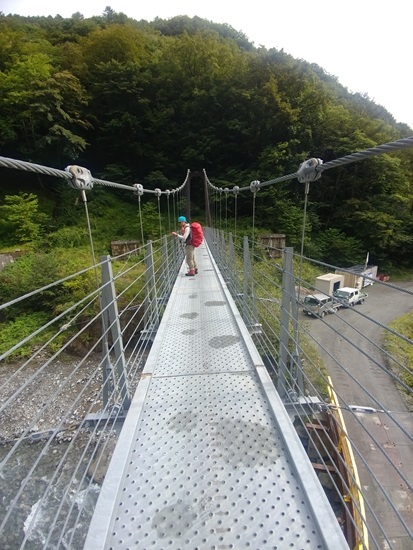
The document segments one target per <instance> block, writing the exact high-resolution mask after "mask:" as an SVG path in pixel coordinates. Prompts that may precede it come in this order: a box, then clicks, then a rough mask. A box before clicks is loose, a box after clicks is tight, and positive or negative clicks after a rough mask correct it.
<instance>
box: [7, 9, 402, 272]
mask: <svg viewBox="0 0 413 550" xmlns="http://www.w3.org/2000/svg"><path fill="white" fill-rule="evenodd" d="M0 99H1V101H0V154H1V155H2V156H5V157H10V158H14V159H21V160H25V161H30V162H35V163H37V164H43V165H46V166H52V167H56V168H60V169H62V168H64V167H65V166H66V165H68V164H79V165H81V166H86V167H87V168H89V169H90V170H91V172H92V174H93V176H94V177H96V178H102V179H109V180H111V181H115V182H118V183H125V184H128V185H131V184H133V183H135V182H138V181H139V182H141V183H143V184H144V186H145V187H147V188H155V187H161V188H165V187H166V186H168V185H169V186H171V185H177V184H180V183H181V182H182V181H183V179H184V177H185V174H186V171H187V169H188V168H189V169H191V170H202V169H203V168H204V169H205V170H206V172H207V174H208V177H209V179H210V180H211V181H212V182H213V183H215V184H216V185H220V186H222V187H232V186H234V185H240V186H245V185H248V183H249V182H250V181H252V180H254V179H259V180H261V181H266V180H270V179H272V178H275V177H278V176H281V175H285V174H289V173H292V172H295V171H296V170H297V168H298V166H299V165H300V164H301V162H303V160H305V159H307V158H310V157H318V158H321V159H323V160H324V161H329V160H332V159H335V158H338V157H340V156H343V155H346V154H349V153H351V152H354V151H360V150H363V149H366V148H368V147H372V146H374V145H377V144H382V143H387V142H390V141H394V140H397V139H400V138H402V137H406V136H409V135H411V134H412V133H413V132H412V130H411V129H410V128H409V127H407V126H406V125H404V124H400V123H396V122H395V120H394V118H393V117H392V116H391V114H390V113H388V112H387V111H386V110H385V109H384V108H383V107H381V106H379V105H376V104H375V103H374V102H373V101H371V100H370V99H369V98H368V97H367V96H362V95H360V94H351V93H349V92H348V90H347V89H346V88H344V87H343V86H342V85H341V84H340V83H339V82H338V81H337V79H336V78H335V77H333V76H331V75H329V74H326V73H325V71H324V70H323V69H322V68H321V67H319V66H317V65H310V64H309V63H307V62H305V61H303V60H297V59H294V58H293V57H291V56H290V55H288V54H286V53H285V52H284V51H282V50H281V51H277V50H275V49H271V50H267V49H266V48H263V47H259V48H256V47H254V46H253V44H251V43H250V42H249V40H248V38H247V37H246V36H245V35H244V34H243V33H240V32H237V31H236V30H235V29H233V28H231V27H230V26H229V25H221V24H215V23H212V22H209V21H205V20H202V19H200V18H198V17H194V18H188V17H175V18H173V19H170V20H161V19H156V20H155V21H153V22H151V23H148V22H147V21H135V20H132V19H130V18H128V17H127V16H126V15H125V14H122V13H115V12H114V11H113V10H112V9H110V8H106V10H105V12H104V13H103V15H102V16H100V17H93V18H90V19H84V18H83V16H82V15H81V14H79V13H76V14H74V15H73V16H72V17H71V18H70V19H63V18H61V17H54V18H53V17H20V16H13V15H8V16H6V15H4V14H3V15H1V14H0ZM412 174H413V150H408V151H404V152H403V153H393V154H391V155H381V156H380V157H376V158H374V159H369V160H365V161H361V162H358V163H354V164H351V165H348V166H346V167H342V168H338V169H334V170H328V171H326V172H325V173H324V175H323V177H322V178H321V179H320V180H318V181H317V182H314V183H313V184H312V185H311V189H310V194H309V205H308V210H307V227H306V243H305V244H306V248H305V252H306V253H307V255H308V256H312V257H313V258H315V259H321V260H324V261H327V262H329V263H334V264H336V265H343V266H348V265H353V264H355V263H358V262H360V261H362V260H363V259H364V257H365V255H366V252H367V251H369V253H370V260H371V261H373V262H375V263H378V265H379V266H380V267H381V268H387V269H389V268H391V266H392V265H397V266H399V267H403V266H404V267H407V268H408V267H411V266H412V264H413V237H412V235H413V191H412ZM0 177H1V181H2V185H1V190H0V200H1V208H2V216H1V219H0V244H1V245H2V247H3V248H4V247H7V246H8V247H11V246H14V245H17V244H21V243H23V242H25V241H26V242H28V241H33V242H37V243H39V242H41V243H42V246H43V247H45V246H46V247H47V246H48V247H53V246H62V245H67V243H70V246H76V245H78V244H82V243H81V241H82V239H83V234H82V231H83V229H82V231H80V230H75V229H73V228H74V227H76V226H77V224H78V219H79V217H80V214H79V209H80V208H81V207H82V205H81V204H74V201H73V193H70V192H69V191H70V190H68V189H66V188H64V189H63V187H64V184H63V183H62V182H59V184H56V181H55V180H53V182H52V181H50V178H47V177H43V176H42V177H40V176H36V177H34V176H33V175H31V174H26V173H25V174H22V173H18V172H17V171H13V170H6V169H2V171H1V175H0ZM99 191H100V190H99ZM19 193H20V194H19ZM93 194H94V196H96V195H97V198H95V199H94V201H95V202H94V205H95V208H96V210H97V211H98V212H99V214H100V217H101V218H104V219H106V223H102V225H101V227H100V229H101V230H102V232H103V233H101V234H100V237H101V238H105V239H107V240H108V241H109V240H111V239H117V238H122V237H123V238H133V236H134V235H136V226H135V225H134V223H127V218H126V217H125V212H126V211H128V212H129V209H130V206H131V205H130V203H131V199H130V197H125V196H123V197H119V198H117V199H116V201H115V200H114V199H113V194H114V192H113V191H111V194H112V199H107V198H106V199H105V198H104V192H103V191H102V193H100V194H99V193H96V192H95V190H94V191H93ZM11 195H15V196H14V197H11ZM37 197H38V198H37ZM194 200H195V199H194ZM196 200H198V201H199V202H200V204H198V205H197V206H198V208H199V209H200V210H202V208H203V205H202V200H203V197H202V196H201V194H200V197H197V198H196ZM117 201H119V203H118V202H117ZM122 201H123V202H122ZM303 201H304V190H303V188H302V185H300V184H298V182H297V181H295V180H294V181H288V182H283V183H282V184H277V185H273V186H269V187H267V188H265V190H261V191H260V192H259V193H258V194H257V204H256V221H255V223H256V225H257V227H262V228H263V229H264V228H265V230H266V231H270V232H284V233H286V235H287V243H288V244H289V245H291V246H294V247H299V246H300V239H301V226H302V212H303ZM251 204H252V200H251V194H250V193H247V194H242V196H240V197H239V200H238V202H237V208H238V209H239V211H238V212H237V215H238V216H239V218H240V219H241V218H242V217H244V218H249V217H250V216H251V212H252V208H251ZM116 205H118V208H119V211H118V213H116V211H115V210H116V208H115V207H116ZM229 207H230V208H233V207H234V202H231V204H230V205H229ZM13 208H14V213H13V215H12V216H8V215H7V214H8V213H9V214H10V212H11V209H13ZM92 208H93V206H92ZM25 209H26V214H27V215H25ZM36 209H37V210H36ZM35 212H38V214H39V215H38V216H34V215H33V214H34V213H35ZM119 212H120V213H119ZM40 214H41V215H40ZM22 220H23V221H24V223H20V222H21V221H22ZM82 222H83V218H82ZM97 223H99V222H97ZM82 227H83V226H82ZM133 230H134V231H135V233H133ZM84 239H86V240H87V236H84ZM83 244H84V243H83Z"/></svg>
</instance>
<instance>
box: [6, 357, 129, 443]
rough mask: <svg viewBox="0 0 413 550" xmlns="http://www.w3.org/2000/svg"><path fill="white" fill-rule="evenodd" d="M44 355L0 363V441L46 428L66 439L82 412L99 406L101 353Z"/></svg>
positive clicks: (84, 415)
mask: <svg viewBox="0 0 413 550" xmlns="http://www.w3.org/2000/svg"><path fill="white" fill-rule="evenodd" d="M48 360H49V358H48V357H47V356H46V355H44V354H42V355H41V356H37V357H36V358H35V359H34V360H32V361H31V362H30V363H28V364H27V365H26V366H24V364H23V365H22V364H16V363H6V364H3V365H1V366H0V407H3V406H4V405H5V408H4V410H3V411H2V412H1V413H0V442H3V443H4V442H6V441H9V440H12V439H15V438H18V437H21V436H22V435H23V434H24V435H25V436H29V437H30V434H35V433H41V432H47V431H48V430H58V434H57V437H58V439H59V437H60V438H63V439H65V438H68V437H70V431H72V430H74V429H75V428H76V427H77V426H79V424H80V423H81V422H82V420H83V419H84V418H85V417H86V415H88V414H90V413H94V412H97V411H99V410H101V409H102V407H103V402H102V373H101V368H100V367H99V364H100V361H101V356H100V354H95V355H91V356H90V357H89V358H88V359H86V360H85V361H83V362H82V359H81V358H80V357H77V356H71V355H64V356H61V357H60V358H59V359H55V360H54V361H51V362H50V363H48ZM135 386H136V384H135ZM131 389H132V388H131ZM25 432H27V434H26V433H25Z"/></svg>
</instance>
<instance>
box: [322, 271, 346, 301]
mask: <svg viewBox="0 0 413 550" xmlns="http://www.w3.org/2000/svg"><path fill="white" fill-rule="evenodd" d="M343 286H344V275H341V274H338V273H326V274H325V275H320V276H319V277H316V280H315V287H316V290H317V291H318V292H323V293H324V294H327V295H328V296H332V295H333V293H334V291H335V290H337V289H338V288H341V287H343Z"/></svg>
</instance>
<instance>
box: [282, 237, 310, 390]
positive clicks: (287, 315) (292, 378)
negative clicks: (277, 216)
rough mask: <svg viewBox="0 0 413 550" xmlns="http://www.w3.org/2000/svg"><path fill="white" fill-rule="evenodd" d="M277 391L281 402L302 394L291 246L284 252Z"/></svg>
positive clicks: (296, 305) (302, 385)
mask: <svg viewBox="0 0 413 550" xmlns="http://www.w3.org/2000/svg"><path fill="white" fill-rule="evenodd" d="M290 322H291V326H292V328H293V338H292V340H293V344H292V345H293V350H292V351H290V349H289V344H290ZM277 390H278V393H279V394H280V397H281V399H285V398H286V397H287V396H289V398H290V400H295V399H296V398H297V392H298V394H300V395H304V381H303V372H302V365H301V359H300V350H299V346H298V302H297V296H296V290H295V280H294V267H293V249H292V248H291V247H287V248H286V249H285V251H284V266H283V276H282V298H281V325H280V346H279V360H278V383H277Z"/></svg>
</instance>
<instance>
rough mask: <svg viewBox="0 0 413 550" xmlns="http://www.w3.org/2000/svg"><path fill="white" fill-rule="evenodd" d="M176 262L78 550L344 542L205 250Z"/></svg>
mask: <svg viewBox="0 0 413 550" xmlns="http://www.w3.org/2000/svg"><path fill="white" fill-rule="evenodd" d="M196 254H197V261H198V268H199V274H198V275H197V276H195V277H186V276H185V271H186V269H185V265H184V264H183V265H182V268H181V270H180V273H179V275H178V278H177V281H176V283H175V286H174V289H173V292H172V295H171V298H170V300H169V302H168V305H167V307H166V310H165V313H164V316H163V317H162V321H161V323H160V326H159V330H158V332H157V336H156V338H155V340H154V343H153V345H152V348H151V351H150V354H149V356H148V359H147V362H146V365H145V369H144V371H143V374H142V378H141V380H140V382H139V385H138V388H137V391H136V393H135V395H134V397H133V400H132V404H131V407H130V410H129V411H128V415H127V418H126V420H125V423H124V426H123V428H122V431H121V433H120V436H119V441H118V444H117V446H116V449H115V452H114V455H113V458H112V460H111V463H110V466H109V469H108V471H107V474H106V477H105V481H104V483H103V486H102V489H101V493H100V496H99V499H98V502H97V505H96V509H95V513H94V516H93V518H92V522H91V525H90V529H89V533H88V536H87V540H86V544H85V549H86V550H95V549H96V550H97V549H103V548H105V549H115V550H119V549H127V548H136V549H145V550H146V549H148V550H149V549H152V548H154V549H175V550H177V549H182V550H184V549H185V550H187V549H200V550H203V549H229V548H232V549H235V550H239V549H241V548H250V549H257V550H258V549H260V550H263V549H265V548H272V549H276V548H278V549H286V548H293V549H308V550H310V549H311V550H313V549H315V548H331V549H334V550H337V549H340V548H348V546H347V544H346V541H345V539H344V537H343V535H342V532H341V530H340V528H339V526H338V523H337V521H336V519H335V516H334V513H333V511H332V509H331V507H330V505H329V503H328V500H327V499H326V497H325V494H324V491H323V489H322V487H321V486H320V484H319V482H318V480H317V477H316V475H315V473H314V470H313V468H312V466H311V464H310V462H309V460H308V458H307V455H306V454H305V451H304V449H303V447H302V445H301V443H300V440H299V439H298V437H297V434H296V432H295V429H294V427H293V425H292V423H291V420H290V418H289V416H288V414H287V413H286V410H285V408H284V406H283V404H282V402H281V400H280V399H279V396H278V394H277V392H276V391H275V388H274V386H273V383H272V381H271V379H270V378H269V376H268V373H267V371H266V369H265V367H264V365H263V363H262V360H261V358H260V356H259V354H258V352H257V350H256V348H255V346H254V344H253V341H252V339H251V337H250V335H249V333H248V330H247V328H246V326H245V325H244V323H243V321H242V319H241V316H240V314H239V312H238V310H237V308H236V306H235V304H234V302H233V300H232V298H231V296H230V294H229V292H228V290H227V288H226V284H225V282H224V281H223V279H222V277H221V275H220V273H219V271H218V269H217V267H216V265H215V262H214V260H213V258H212V255H211V253H210V250H209V249H208V246H207V245H206V244H203V245H202V246H201V247H200V248H198V249H197V251H196Z"/></svg>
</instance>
